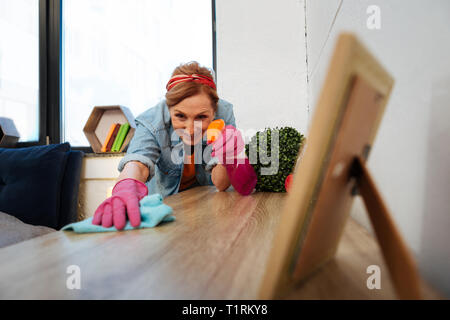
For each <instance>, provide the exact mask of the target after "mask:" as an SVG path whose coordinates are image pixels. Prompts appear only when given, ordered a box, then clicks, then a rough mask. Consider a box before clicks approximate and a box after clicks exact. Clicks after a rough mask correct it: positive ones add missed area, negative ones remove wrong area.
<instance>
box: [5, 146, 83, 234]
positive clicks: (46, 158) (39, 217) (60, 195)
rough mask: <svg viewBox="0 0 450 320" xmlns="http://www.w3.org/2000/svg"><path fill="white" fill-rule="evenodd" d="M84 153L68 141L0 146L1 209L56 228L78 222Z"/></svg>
mask: <svg viewBox="0 0 450 320" xmlns="http://www.w3.org/2000/svg"><path fill="white" fill-rule="evenodd" d="M83 156H84V153H83V152H81V151H74V150H71V146H70V144H69V143H62V144H56V145H49V146H37V147H29V148H21V149H5V148H0V211H1V212H3V213H6V214H8V215H11V216H14V217H16V218H17V219H19V220H21V221H22V222H24V223H26V224H30V225H34V226H46V227H50V228H53V229H57V230H59V229H61V228H62V227H63V226H65V225H67V224H69V223H72V222H75V221H76V220H77V207H78V190H79V185H80V176H81V167H82V160H83Z"/></svg>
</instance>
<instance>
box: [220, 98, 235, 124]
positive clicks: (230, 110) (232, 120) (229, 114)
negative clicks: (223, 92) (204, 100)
mask: <svg viewBox="0 0 450 320" xmlns="http://www.w3.org/2000/svg"><path fill="white" fill-rule="evenodd" d="M223 120H224V121H225V124H226V125H229V124H231V125H232V126H233V127H235V128H236V119H235V118H234V112H233V105H232V104H231V103H230V104H228V112H227V116H226V117H225V119H223Z"/></svg>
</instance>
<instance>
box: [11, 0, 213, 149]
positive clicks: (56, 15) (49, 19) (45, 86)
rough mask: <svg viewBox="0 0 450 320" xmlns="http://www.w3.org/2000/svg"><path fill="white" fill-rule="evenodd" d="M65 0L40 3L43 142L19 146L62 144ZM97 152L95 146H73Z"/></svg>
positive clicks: (20, 144)
mask: <svg viewBox="0 0 450 320" xmlns="http://www.w3.org/2000/svg"><path fill="white" fill-rule="evenodd" d="M62 2H63V0H39V140H38V141H27V142H19V143H18V144H17V146H16V147H18V148H24V147H31V146H37V145H48V144H57V143H62V142H63V141H62V136H63V134H62V130H63V128H62V124H63V121H62V116H63V106H62V95H63V74H62V72H63V51H62V45H63V39H62V37H63V32H62V25H63V24H62V22H63V21H62V15H63V11H62V6H63V3H62ZM211 8H212V15H211V16H212V23H211V32H212V50H213V52H212V57H213V69H214V72H215V73H216V81H217V54H216V53H217V45H216V39H217V36H216V0H211ZM72 149H74V150H81V151H84V152H85V153H93V151H92V148H91V147H86V146H72Z"/></svg>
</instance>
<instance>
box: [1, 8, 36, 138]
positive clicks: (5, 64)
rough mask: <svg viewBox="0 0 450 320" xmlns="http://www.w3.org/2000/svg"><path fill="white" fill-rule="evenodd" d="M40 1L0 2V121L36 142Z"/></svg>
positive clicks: (21, 135)
mask: <svg viewBox="0 0 450 320" xmlns="http://www.w3.org/2000/svg"><path fill="white" fill-rule="evenodd" d="M39 87H40V86H39V1H38V0H0V117H7V118H11V119H13V121H14V123H15V125H16V127H17V129H18V131H19V134H20V141H21V142H24V141H38V140H39V130H40V126H39V123H40V121H39Z"/></svg>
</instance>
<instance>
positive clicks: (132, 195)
mask: <svg viewBox="0 0 450 320" xmlns="http://www.w3.org/2000/svg"><path fill="white" fill-rule="evenodd" d="M146 195H148V189H147V186H146V185H145V184H144V183H142V182H141V181H139V180H136V179H133V178H127V179H123V180H120V181H119V182H117V183H116V185H115V186H114V188H113V191H112V196H111V197H110V198H108V199H106V200H105V201H103V202H102V204H100V206H99V207H98V208H97V210H96V211H95V214H94V218H93V220H92V223H93V224H95V225H102V226H103V227H104V228H110V227H112V226H113V225H114V227H116V229H117V230H122V229H123V228H125V225H126V223H127V216H128V219H129V220H130V223H131V225H132V226H133V227H135V228H136V227H138V226H139V225H140V224H141V213H140V210H139V201H140V200H141V199H142V198H144V197H145V196H146Z"/></svg>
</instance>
